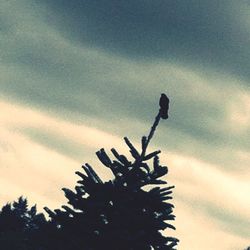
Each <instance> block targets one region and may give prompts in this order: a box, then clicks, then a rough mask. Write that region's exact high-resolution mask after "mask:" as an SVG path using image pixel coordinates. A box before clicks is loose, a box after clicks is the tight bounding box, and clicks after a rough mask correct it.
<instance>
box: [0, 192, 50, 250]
mask: <svg viewBox="0 0 250 250" xmlns="http://www.w3.org/2000/svg"><path fill="white" fill-rule="evenodd" d="M46 223H47V221H46V219H45V217H44V215H43V214H41V213H37V210H36V205H34V206H32V207H31V208H30V209H29V208H28V202H27V199H25V198H23V197H20V198H19V199H18V200H17V201H15V202H13V203H12V204H11V203H7V204H6V205H5V206H3V207H2V210H1V212H0V248H1V249H6V250H7V249H8V250H17V249H18V250H29V249H30V250H34V249H40V248H38V241H36V240H37V239H38V238H39V237H38V235H39V234H40V229H41V228H42V226H43V225H45V224H46Z"/></svg>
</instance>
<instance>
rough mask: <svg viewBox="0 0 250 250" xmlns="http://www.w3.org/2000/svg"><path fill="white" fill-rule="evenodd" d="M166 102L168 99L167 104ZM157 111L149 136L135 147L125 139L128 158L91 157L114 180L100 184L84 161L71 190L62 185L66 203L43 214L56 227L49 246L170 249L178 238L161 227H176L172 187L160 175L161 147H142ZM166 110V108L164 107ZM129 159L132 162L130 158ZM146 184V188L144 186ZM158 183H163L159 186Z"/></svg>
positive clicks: (164, 169)
mask: <svg viewBox="0 0 250 250" xmlns="http://www.w3.org/2000/svg"><path fill="white" fill-rule="evenodd" d="M167 105H168V103H167ZM163 108H164V107H162V106H161V109H160V110H159V113H158V115H157V116H156V118H155V122H154V124H153V126H152V128H151V130H150V133H149V135H148V136H147V137H146V136H143V137H142V140H141V148H140V149H136V147H135V146H134V145H133V144H132V142H131V141H130V140H129V139H128V138H127V137H125V138H124V141H125V143H126V145H127V146H128V149H129V152H130V154H131V157H130V158H127V157H126V156H125V155H123V154H120V153H119V152H117V150H116V149H114V148H112V149H111V154H112V156H113V157H112V158H111V157H110V156H109V155H108V154H107V153H106V151H105V150H104V149H103V148H102V149H100V150H99V151H98V152H96V155H97V157H98V159H99V160H100V162H101V163H102V165H103V166H104V167H106V168H108V169H110V170H111V171H112V173H113V175H114V178H113V179H112V180H110V181H107V182H103V181H102V180H101V178H100V177H99V176H98V174H97V173H96V172H95V171H94V169H93V167H92V166H90V165H89V164H88V163H86V164H85V165H84V166H82V168H83V171H82V172H80V171H78V172H76V174H77V175H78V176H79V177H80V180H79V181H78V184H77V185H76V186H75V189H74V190H73V191H72V190H70V189H67V188H63V191H64V193H65V196H66V198H67V199H68V204H69V205H64V206H62V209H56V210H54V211H51V210H50V209H48V208H45V210H46V211H47V212H48V214H49V216H50V218H51V222H52V223H54V224H55V225H56V227H57V229H58V230H57V233H58V236H57V238H58V239H60V241H58V242H54V244H55V245H54V249H65V250H69V249H70V250H72V249H74V250H104V249H105V250H106V249H109V250H118V249H119V250H150V249H162V250H173V249H175V248H176V246H177V242H178V240H177V239H176V238H174V237H166V236H163V234H162V232H163V230H166V229H175V227H174V226H173V225H172V224H171V221H173V220H174V219H175V216H174V215H173V208H174V206H173V204H172V203H171V202H170V201H171V199H172V189H173V188H174V186H168V185H167V182H166V181H165V178H164V180H163V179H162V177H165V176H166V175H167V173H168V168H167V167H166V166H162V165H161V164H160V161H159V154H160V150H158V151H154V152H150V153H148V152H147V148H148V145H149V142H150V140H151V139H152V137H153V134H154V132H155V130H156V127H157V125H158V124H159V121H160V119H161V118H163V119H166V117H167V110H165V111H164V112H165V113H164V117H162V113H163V111H162V110H163ZM167 108H168V106H167ZM131 159H132V160H131ZM148 185H150V186H149V188H145V187H146V186H148ZM159 185H164V186H163V187H160V186H159Z"/></svg>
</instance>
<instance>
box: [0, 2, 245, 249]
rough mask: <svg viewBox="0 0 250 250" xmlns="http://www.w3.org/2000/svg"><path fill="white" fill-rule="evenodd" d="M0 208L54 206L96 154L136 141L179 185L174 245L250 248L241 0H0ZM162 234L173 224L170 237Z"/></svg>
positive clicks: (106, 175)
mask: <svg viewBox="0 0 250 250" xmlns="http://www.w3.org/2000/svg"><path fill="white" fill-rule="evenodd" d="M0 64H1V65H0V71H1V72H0V202H1V205H3V204H4V203H6V202H7V201H12V200H14V199H16V198H17V197H18V196H20V195H22V194H23V195H25V196H26V197H28V200H29V201H30V203H31V204H33V203H37V204H38V207H39V208H40V209H42V207H43V206H44V205H48V206H49V207H50V208H57V207H59V206H60V205H61V204H62V203H63V202H65V200H64V196H63V192H62V191H61V188H62V187H73V186H74V184H75V182H76V180H77V176H75V174H74V172H75V171H76V170H79V169H80V166H81V164H83V163H84V162H89V163H90V164H92V165H93V166H95V169H96V171H97V172H98V173H99V174H100V175H101V176H102V177H103V178H104V179H109V178H111V177H112V176H111V174H110V173H109V172H107V170H105V168H103V167H102V166H101V164H99V163H98V161H97V160H96V157H95V152H96V151H97V150H98V149H99V148H101V147H105V148H106V149H107V150H108V149H110V148H111V147H116V148H117V149H119V150H121V151H122V152H126V148H125V146H124V142H123V140H122V138H123V137H124V136H128V137H129V138H130V139H131V140H132V141H133V142H135V143H136V144H139V142H140V137H141V136H142V135H145V134H147V133H148V130H149V128H150V126H151V124H152V121H153V119H154V116H155V115H156V113H157V111H158V99H159V96H160V93H162V92H165V93H167V94H168V96H169V97H170V99H171V110H170V118H169V120H167V121H163V122H161V124H160V126H159V129H158V131H157V133H156V135H155V137H154V139H153V141H152V143H151V149H152V150H153V149H154V148H156V149H158V148H161V149H162V155H161V161H162V162H163V163H164V164H166V165H168V166H169V175H168V181H169V183H170V184H172V185H175V186H176V189H175V193H174V204H175V206H176V209H175V214H176V216H177V219H176V221H175V226H176V227H177V230H176V232H174V233H172V232H171V233H172V234H174V235H175V236H176V237H178V238H179V239H180V240H181V242H180V245H179V248H178V249H179V250H201V249H202V250H212V249H216V250H217V249H218V250H243V249H244V248H245V247H247V246H248V245H250V195H249V194H250V182H249V180H250V171H249V168H250V151H249V150H250V144H249V137H250V70H249V69H250V3H249V1H248V0H238V1H233V0H220V1H215V0H209V1H208V0H204V1H198V0H189V1H183V0H154V1H150V0H126V1H125V0H119V1H115V0H106V1H102V0H99V1H97V0H75V1H68V0H43V1H42V0H2V1H1V3H0ZM169 233H170V232H169Z"/></svg>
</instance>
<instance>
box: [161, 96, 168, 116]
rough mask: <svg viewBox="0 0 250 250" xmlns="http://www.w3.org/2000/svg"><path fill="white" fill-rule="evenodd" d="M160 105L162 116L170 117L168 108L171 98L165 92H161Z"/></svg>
mask: <svg viewBox="0 0 250 250" xmlns="http://www.w3.org/2000/svg"><path fill="white" fill-rule="evenodd" d="M159 105H160V116H161V118H162V119H167V118H168V109H169V99H168V97H167V96H166V95H165V94H164V93H163V94H161V98H160V101H159Z"/></svg>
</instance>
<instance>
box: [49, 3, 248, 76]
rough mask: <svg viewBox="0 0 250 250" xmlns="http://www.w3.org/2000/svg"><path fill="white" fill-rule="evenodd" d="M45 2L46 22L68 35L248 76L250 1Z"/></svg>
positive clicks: (114, 48) (128, 51)
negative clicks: (249, 2)
mask: <svg viewBox="0 0 250 250" xmlns="http://www.w3.org/2000/svg"><path fill="white" fill-rule="evenodd" d="M47 6H48V7H49V9H50V10H51V11H52V13H53V16H52V17H51V18H50V19H49V21H48V23H49V24H50V25H53V26H55V27H56V28H57V29H58V30H60V32H61V33H62V34H63V35H64V36H65V37H67V38H69V39H71V40H72V41H77V42H80V43H83V44H86V43H87V44H89V45H91V46H96V47H99V48H102V49H104V50H107V51H109V52H111V53H116V54H120V55H124V56H127V57H133V58H139V59H142V60H148V59H155V58H162V59H164V60H167V61H170V62H173V61H175V62H178V63H181V64H183V63H184V64H190V63H191V64H192V65H193V66H194V67H197V68H204V67H211V68H212V69H213V71H222V72H223V71H224V70H226V71H227V72H228V73H232V74H235V75H238V76H240V77H246V78H249V71H248V68H249V46H248V43H247V41H248V39H249V32H248V28H247V27H248V25H247V24H248V23H249V18H248V15H247V13H248V11H249V4H248V3H247V2H246V1H244V0H242V1H238V2H237V4H235V2H234V1H226V0H223V1H220V2H218V1H214V0H213V1H203V2H202V3H201V2H200V1H197V0H192V1H188V2H184V1H162V0H157V1H140V0H137V1H132V0H130V1H114V0H109V1H95V0H94V1H74V2H72V3H71V2H69V1H64V0H53V1H47ZM200 66H201V67H200Z"/></svg>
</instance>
